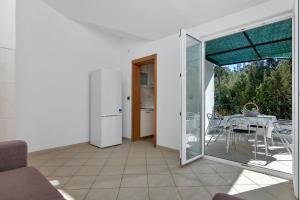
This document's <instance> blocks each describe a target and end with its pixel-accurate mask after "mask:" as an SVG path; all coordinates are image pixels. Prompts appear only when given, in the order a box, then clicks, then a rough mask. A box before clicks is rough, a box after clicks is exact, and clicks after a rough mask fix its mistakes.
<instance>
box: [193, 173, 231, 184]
mask: <svg viewBox="0 0 300 200" xmlns="http://www.w3.org/2000/svg"><path fill="white" fill-rule="evenodd" d="M198 177H199V179H200V181H201V183H202V184H203V185H205V186H218V185H229V184H228V183H227V181H225V179H224V178H222V177H221V176H220V175H218V174H198Z"/></svg>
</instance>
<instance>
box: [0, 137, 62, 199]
mask: <svg viewBox="0 0 300 200" xmlns="http://www.w3.org/2000/svg"><path fill="white" fill-rule="evenodd" d="M0 199H1V200H63V199H64V198H63V196H62V195H61V194H60V193H59V192H58V191H57V190H56V189H55V188H54V187H53V186H52V185H51V184H50V183H49V181H48V180H47V179H46V178H45V177H44V176H43V175H42V174H41V173H40V172H39V171H38V170H37V169H35V168H34V167H27V144H26V143H25V142H24V141H20V140H15V141H7V142H0Z"/></svg>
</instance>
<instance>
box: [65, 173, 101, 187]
mask: <svg viewBox="0 0 300 200" xmlns="http://www.w3.org/2000/svg"><path fill="white" fill-rule="evenodd" d="M95 179H96V177H95V176H73V177H72V178H71V179H70V180H69V181H68V182H67V183H66V184H65V185H64V187H63V188H65V189H88V188H90V187H91V186H92V184H93V182H94V181H95Z"/></svg>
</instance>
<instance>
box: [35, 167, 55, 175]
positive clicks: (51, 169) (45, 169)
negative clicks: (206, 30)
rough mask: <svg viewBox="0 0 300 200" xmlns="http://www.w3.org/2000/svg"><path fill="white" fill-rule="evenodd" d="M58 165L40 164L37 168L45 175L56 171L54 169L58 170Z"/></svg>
mask: <svg viewBox="0 0 300 200" xmlns="http://www.w3.org/2000/svg"><path fill="white" fill-rule="evenodd" d="M57 168H58V167H57V166H39V167H37V169H38V170H39V171H40V172H41V173H42V174H43V175H44V176H49V175H52V174H53V173H54V171H56V170H57Z"/></svg>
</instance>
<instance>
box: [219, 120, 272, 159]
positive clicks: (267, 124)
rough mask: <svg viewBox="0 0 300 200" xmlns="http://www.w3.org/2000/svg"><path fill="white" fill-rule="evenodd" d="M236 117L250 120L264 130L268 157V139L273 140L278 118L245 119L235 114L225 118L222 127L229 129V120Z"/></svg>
mask: <svg viewBox="0 0 300 200" xmlns="http://www.w3.org/2000/svg"><path fill="white" fill-rule="evenodd" d="M233 117H234V118H235V117H243V118H247V119H249V121H250V122H254V123H255V124H253V125H257V126H258V127H261V128H263V129H264V132H263V133H264V143H265V154H266V156H267V155H268V143H267V138H270V139H271V138H272V132H273V130H274V126H273V122H276V121H277V118H276V116H273V115H258V116H256V117H245V116H244V115H242V114H235V115H228V116H224V118H223V120H222V122H221V125H222V126H223V127H225V128H226V127H229V123H228V121H229V119H231V118H233Z"/></svg>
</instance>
